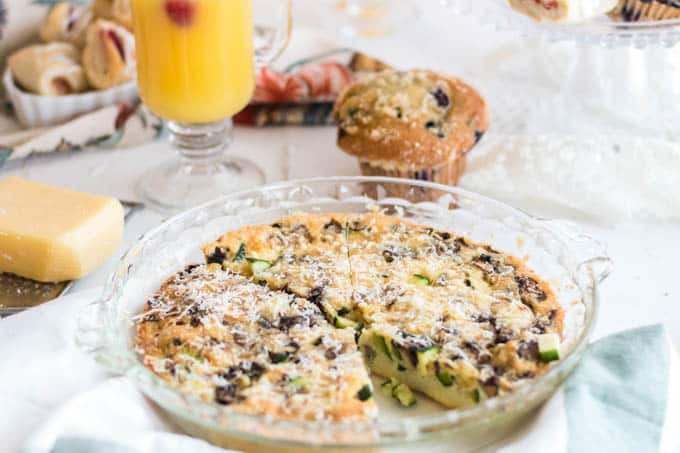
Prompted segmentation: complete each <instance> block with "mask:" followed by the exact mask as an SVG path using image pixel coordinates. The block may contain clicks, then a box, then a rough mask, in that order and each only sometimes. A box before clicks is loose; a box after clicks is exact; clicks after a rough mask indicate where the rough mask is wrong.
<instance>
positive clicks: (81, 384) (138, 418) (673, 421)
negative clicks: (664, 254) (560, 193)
mask: <svg viewBox="0 0 680 453" xmlns="http://www.w3.org/2000/svg"><path fill="white" fill-rule="evenodd" d="M98 294H99V290H90V291H85V292H81V293H75V294H73V295H70V296H66V297H63V298H60V299H56V300H54V301H52V302H49V303H47V304H44V305H42V306H39V307H36V308H35V309H31V310H29V311H26V312H23V313H20V314H18V315H15V316H12V317H10V318H6V319H4V320H2V321H0V389H2V390H1V391H0V410H1V412H2V416H1V417H0V439H2V448H0V449H1V450H2V451H3V452H4V451H7V452H8V453H12V452H15V451H18V452H22V453H95V452H96V453H151V452H157V451H163V452H167V453H174V452H177V453H179V452H186V451H192V452H196V453H217V452H225V451H227V450H223V449H220V448H218V447H215V446H212V445H210V444H208V443H206V442H204V441H202V440H199V439H194V438H191V437H189V436H186V435H183V434H181V432H180V431H179V430H178V429H177V427H176V426H174V425H173V424H172V423H171V422H170V421H169V420H167V419H166V418H165V417H164V416H163V414H162V413H161V412H160V411H158V410H157V409H156V407H155V406H154V405H153V404H151V403H150V402H149V401H148V400H147V399H146V398H144V397H143V395H142V394H141V393H140V392H139V391H138V390H136V388H135V387H134V386H133V384H132V383H131V382H130V381H129V380H128V379H127V378H125V377H115V376H111V375H108V374H106V373H105V372H104V371H102V370H101V369H100V368H99V367H98V366H97V365H96V363H94V361H93V360H92V358H91V357H89V356H88V355H87V354H84V353H82V352H80V351H79V350H78V349H77V347H76V345H75V343H74V336H75V327H76V320H77V314H78V312H79V310H80V309H81V308H82V307H83V306H85V305H86V304H87V303H88V302H90V301H92V300H93V299H95V298H96V297H97V296H98ZM679 382H680V367H679V366H678V359H677V356H676V354H675V352H674V351H673V348H672V346H671V344H670V340H669V339H668V336H667V335H666V332H665V329H664V328H663V327H662V326H658V325H657V326H648V327H642V328H638V329H633V330H629V331H625V332H622V333H619V334H616V335H612V336H609V337H605V338H603V339H601V340H598V341H597V342H595V343H593V344H592V345H591V346H590V349H589V351H588V353H587V354H586V356H585V358H584V360H583V361H582V363H581V366H580V367H579V368H578V369H577V371H576V372H575V373H574V375H573V376H572V377H571V378H570V379H569V380H568V381H567V383H566V384H565V386H563V388H562V389H561V390H560V391H558V392H557V393H556V394H555V396H554V397H552V398H551V399H550V400H549V401H548V402H547V403H546V404H544V405H543V406H542V407H541V408H540V409H539V410H537V411H536V413H535V414H534V415H533V416H532V417H530V418H529V420H528V421H527V422H526V423H525V424H524V426H522V427H520V429H518V430H517V431H516V432H515V433H514V434H513V435H512V436H510V437H509V438H506V439H503V440H502V441H500V442H496V443H494V444H493V445H490V446H487V447H485V448H483V451H502V452H504V453H515V452H518V453H519V452H524V451H540V452H542V451H551V452H552V451H555V452H561V451H563V452H579V453H581V452H590V451H592V452H598V453H599V452H602V451H617V452H626V451H631V452H642V451H644V452H647V451H661V452H675V451H678V448H680V439H679V438H678V435H679V434H680V433H679V432H678V430H677V426H679V425H680V394H679V392H678V388H677V384H678V383H679ZM412 450H413V451H414V452H415V451H417V449H412ZM428 451H431V450H428ZM443 451H445V450H443Z"/></svg>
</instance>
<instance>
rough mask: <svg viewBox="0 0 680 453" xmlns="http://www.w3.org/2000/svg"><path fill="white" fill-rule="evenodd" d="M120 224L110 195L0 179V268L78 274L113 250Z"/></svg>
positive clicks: (38, 275)
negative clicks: (105, 195)
mask: <svg viewBox="0 0 680 453" xmlns="http://www.w3.org/2000/svg"><path fill="white" fill-rule="evenodd" d="M123 225H124V212H123V207H122V206H121V204H120V202H118V200H116V199H115V198H109V197H104V196H100V195H92V194H87V193H81V192H75V191H72V190H66V189H62V188H58V187H52V186H48V185H45V184H38V183H35V182H32V181H28V180H25V179H22V178H18V177H12V176H10V177H7V178H5V179H3V180H0V272H10V273H13V274H16V275H20V276H22V277H27V278H31V279H33V280H38V281H42V282H50V281H64V280H74V279H77V278H80V277H82V276H84V275H86V274H88V273H89V272H92V271H93V270H94V269H95V268H97V266H99V265H100V264H101V263H102V262H103V261H104V260H105V259H106V258H108V257H109V256H110V255H111V253H112V252H113V251H114V250H115V249H116V247H117V246H118V244H119V243H120V241H121V238H122V235H123Z"/></svg>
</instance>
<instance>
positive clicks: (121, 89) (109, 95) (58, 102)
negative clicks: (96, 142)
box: [2, 69, 139, 127]
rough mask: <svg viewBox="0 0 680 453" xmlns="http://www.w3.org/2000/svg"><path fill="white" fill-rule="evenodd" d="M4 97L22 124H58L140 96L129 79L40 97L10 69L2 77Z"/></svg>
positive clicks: (135, 84) (29, 125)
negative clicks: (105, 86)
mask: <svg viewBox="0 0 680 453" xmlns="http://www.w3.org/2000/svg"><path fill="white" fill-rule="evenodd" d="M2 82H3V85H4V86H5V91H6V93H7V97H8V98H9V100H10V101H11V102H12V105H13V106H14V112H15V113H16V116H17V119H18V120H19V123H21V125H22V126H24V127H41V126H52V125H55V124H60V123H63V122H65V121H66V120H69V119H71V118H74V117H76V116H78V115H82V114H83V113H87V112H91V111H93V110H97V109H99V108H102V107H106V106H108V105H112V104H117V103H119V102H134V101H135V100H136V99H137V97H138V96H139V95H138V93H137V83H136V82H135V81H131V82H128V83H125V84H123V85H119V86H116V87H113V88H109V89H107V90H99V91H88V92H85V93H78V94H70V95H67V96H42V95H37V94H32V93H28V92H26V91H24V90H22V89H21V88H19V86H17V84H16V83H15V81H14V77H12V73H11V71H10V70H9V69H7V70H6V71H5V74H4V76H3V78H2Z"/></svg>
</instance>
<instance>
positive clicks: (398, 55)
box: [0, 0, 680, 451]
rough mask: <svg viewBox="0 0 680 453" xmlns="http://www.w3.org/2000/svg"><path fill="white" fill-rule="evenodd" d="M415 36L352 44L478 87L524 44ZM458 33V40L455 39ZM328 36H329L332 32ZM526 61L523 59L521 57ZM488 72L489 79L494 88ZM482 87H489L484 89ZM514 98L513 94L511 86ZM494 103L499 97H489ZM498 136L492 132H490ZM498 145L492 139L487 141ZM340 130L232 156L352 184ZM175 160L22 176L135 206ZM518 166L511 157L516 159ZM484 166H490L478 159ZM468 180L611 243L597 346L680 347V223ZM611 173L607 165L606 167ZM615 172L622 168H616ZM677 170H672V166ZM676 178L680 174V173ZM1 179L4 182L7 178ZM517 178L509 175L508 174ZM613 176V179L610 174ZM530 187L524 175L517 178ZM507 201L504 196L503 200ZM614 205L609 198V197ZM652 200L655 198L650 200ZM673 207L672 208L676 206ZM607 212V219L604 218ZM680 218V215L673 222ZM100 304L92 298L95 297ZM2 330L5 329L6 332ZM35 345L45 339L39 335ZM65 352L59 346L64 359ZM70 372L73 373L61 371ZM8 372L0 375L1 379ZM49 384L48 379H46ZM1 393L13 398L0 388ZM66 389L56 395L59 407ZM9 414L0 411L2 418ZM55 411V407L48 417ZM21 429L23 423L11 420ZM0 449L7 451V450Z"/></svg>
mask: <svg viewBox="0 0 680 453" xmlns="http://www.w3.org/2000/svg"><path fill="white" fill-rule="evenodd" d="M430 1H431V2H432V3H435V2H434V0H430ZM310 20H312V19H310V16H309V15H307V14H306V12H305V11H302V12H301V15H300V23H302V24H304V23H305V21H307V23H309V21H310ZM411 25H412V27H409V31H408V33H406V32H405V33H401V34H398V35H393V36H391V37H389V38H386V39H379V40H366V41H361V40H360V41H353V42H349V43H346V44H351V45H353V46H355V47H359V48H361V49H362V50H365V51H368V52H369V53H371V54H373V55H377V56H380V57H381V58H383V59H385V60H386V61H388V62H390V63H392V64H395V65H397V66H400V67H405V68H408V67H427V68H433V69H441V70H446V71H447V72H450V73H454V74H457V75H461V76H463V77H465V78H467V79H469V80H470V81H472V82H473V83H474V82H475V80H476V79H477V75H476V74H475V71H478V70H479V68H480V67H482V64H481V62H482V60H484V61H485V62H486V63H485V64H486V65H487V66H486V67H487V70H488V71H492V70H493V62H494V59H495V58H501V57H500V56H499V55H501V54H502V55H504V57H503V58H507V55H508V52H511V53H512V52H518V51H519V50H521V49H522V47H523V44H522V41H521V40H519V39H514V38H513V39H511V38H509V37H508V36H507V35H501V34H494V33H492V32H490V31H489V30H483V29H479V28H478V26H477V25H476V24H475V23H472V22H470V21H469V20H466V19H463V18H458V17H455V16H452V15H450V14H432V15H431V16H430V15H426V17H423V18H421V20H420V21H419V22H418V23H414V24H411ZM454 31H455V33H454ZM328 32H329V34H331V30H328ZM519 57H520V56H519V55H518V58H519ZM488 75H489V73H485V74H484V77H480V79H484V78H485V77H486V78H487V79H488V77H487V76H488ZM482 88H484V87H482ZM508 89H511V87H508ZM490 98H492V99H493V98H495V94H494V93H490ZM491 107H492V111H493V114H494V120H496V121H497V122H498V123H501V124H502V123H503V120H504V112H503V111H502V110H500V111H499V109H495V110H494V105H493V104H492V106H491ZM492 134H493V131H492ZM490 137H491V138H490V139H491V140H493V135H491V134H490ZM334 141H335V131H334V129H333V128H325V127H324V128H277V129H266V130H256V129H244V128H238V129H237V131H236V140H235V142H234V144H233V146H232V148H231V152H233V153H234V154H236V155H242V156H248V157H249V158H251V159H253V160H255V161H257V162H258V163H259V164H260V165H262V166H263V167H264V168H265V170H266V173H267V179H268V181H275V180H281V179H289V178H301V177H307V176H325V175H352V174H357V173H358V167H357V165H356V162H355V160H354V159H353V158H350V157H348V156H346V155H344V154H343V153H342V152H340V151H339V150H337V149H336V147H335V145H334ZM171 152H172V151H171V150H169V149H168V148H167V147H166V146H165V145H164V144H163V143H153V144H149V145H146V146H143V147H140V148H137V149H128V150H116V151H111V152H101V153H94V154H91V155H88V154H87V153H83V155H81V156H78V157H77V158H74V159H67V160H59V161H54V162H50V163H47V164H39V165H35V166H31V167H26V168H24V169H22V170H19V171H17V172H16V173H17V174H19V175H22V176H26V177H29V178H31V179H35V180H39V181H44V182H48V183H54V184H59V185H62V186H66V187H70V188H74V189H80V190H89V191H94V192H99V193H104V194H108V195H112V196H117V197H119V198H123V199H135V198H136V195H135V192H134V190H133V183H134V181H135V180H136V178H137V177H138V175H140V174H141V173H142V172H143V171H144V170H146V168H148V166H149V165H153V164H155V163H157V162H158V161H159V160H161V159H163V158H164V157H165V156H167V155H168V154H169V153H171ZM510 157H512V156H510ZM478 158H479V159H482V158H483V155H482V154H481V153H480V154H479V156H478ZM470 159H471V160H470V169H471V172H472V173H470V174H469V175H468V176H467V177H466V179H464V180H463V184H462V185H463V186H465V187H470V188H473V189H476V190H479V191H482V192H486V193H490V194H493V195H497V196H500V197H501V198H506V199H510V200H512V201H513V203H514V204H515V205H517V206H518V207H521V208H523V209H526V210H528V211H529V212H535V213H540V214H544V213H550V215H552V216H554V217H564V218H570V219H572V220H576V221H579V222H581V223H582V227H583V229H584V230H586V232H588V233H590V234H592V235H593V236H594V237H596V238H597V239H599V240H602V241H604V242H605V243H607V244H608V247H609V253H610V255H611V258H612V259H613V261H614V266H615V268H614V272H613V273H612V275H611V276H610V277H609V279H607V281H606V282H605V283H604V284H603V285H602V287H601V291H600V298H601V310H600V313H599V316H598V320H597V326H596V328H595V335H594V337H595V339H597V338H600V337H602V336H605V335H608V334H611V333H614V332H617V331H620V330H623V329H626V328H631V327H635V326H640V325H646V324H652V323H665V324H666V325H667V327H669V329H668V330H669V332H670V334H671V336H672V339H673V341H674V343H675V345H676V348H678V347H680V328H679V327H680V303H678V302H679V301H680V278H678V277H677V269H678V264H677V257H678V252H680V227H678V225H677V224H673V223H662V222H658V221H657V222H652V221H647V222H643V221H641V220H639V219H637V220H635V219H628V220H626V219H624V220H622V218H621V216H620V215H612V216H604V215H603V216H602V217H597V216H593V215H585V216H584V215H582V212H580V211H578V210H573V209H570V208H569V207H568V206H563V205H561V204H559V203H552V202H551V203H549V204H548V205H546V202H545V200H537V199H534V198H533V197H531V196H526V194H523V193H522V192H520V191H518V192H516V193H505V194H504V193H503V181H494V184H493V186H491V185H487V186H485V185H484V179H482V178H475V174H478V173H475V172H476V171H480V169H481V170H483V169H484V163H483V162H482V161H481V160H477V161H476V160H475V159H476V156H475V153H474V152H473V153H472V154H471V156H470ZM603 165H604V164H603ZM612 168H613V170H612V171H614V172H615V171H616V167H612ZM671 168H672V167H671ZM518 171H521V169H518ZM675 171H676V172H680V168H678V167H676V169H675ZM0 176H2V173H0ZM511 176H512V175H511ZM611 176H612V177H616V176H617V175H616V174H615V173H614V174H612V175H611ZM640 176H641V177H640V178H639V181H637V182H636V181H628V182H626V184H629V185H630V184H636V183H639V184H643V183H645V181H646V179H645V177H644V176H645V175H640ZM516 177H517V178H523V177H524V176H516ZM503 195H505V196H503ZM520 195H522V196H520ZM602 195H603V196H609V197H611V194H602ZM649 197H650V198H653V197H654V193H653V191H652V192H651V193H650V195H649ZM669 206H671V207H673V206H675V205H673V204H670V205H669ZM604 213H606V212H604ZM672 214H674V215H676V214H678V215H680V212H675V213H672ZM162 220H163V216H162V215H160V214H158V213H155V212H153V211H150V210H143V211H141V212H138V213H136V214H134V215H133V216H132V217H131V218H130V219H129V221H128V223H127V225H126V232H125V239H124V242H123V244H121V246H120V247H119V249H118V251H117V252H116V253H115V254H114V256H112V257H111V258H110V259H109V260H108V261H107V262H106V263H105V264H104V265H103V266H102V267H101V268H100V269H98V270H97V271H96V272H94V273H93V274H91V275H89V276H87V277H85V278H83V279H82V280H80V281H78V282H77V283H76V284H75V286H74V287H73V289H72V291H81V290H86V289H91V288H94V287H98V286H100V285H102V284H103V283H104V282H105V280H106V278H107V276H108V275H109V274H110V273H111V271H112V270H113V269H114V268H115V263H116V261H117V259H118V258H119V257H120V255H121V254H122V253H123V252H124V251H125V250H126V249H127V248H128V247H129V246H130V245H131V244H132V243H134V241H135V240H136V239H137V238H138V237H139V236H140V235H141V234H142V233H143V232H145V231H147V230H148V229H149V228H151V227H153V226H156V225H158V223H159V222H161V221H162ZM88 295H89V296H90V297H93V298H94V297H96V296H97V294H96V293H94V292H91V293H88ZM2 328H3V323H2V322H1V321H0V330H2ZM35 335H36V336H40V335H42V333H41V332H35ZM58 353H59V352H58V345H55V354H56V359H58ZM30 366H34V367H35V373H36V375H38V374H39V373H40V366H39V364H32V365H30ZM63 366H64V367H68V366H70V365H69V363H64V364H63ZM6 372H11V370H0V373H6ZM101 377H102V374H101V372H100V371H98V370H97V369H96V367H95V366H94V364H93V365H92V367H91V369H89V370H88V371H87V375H86V376H78V377H74V380H73V384H74V385H79V383H81V382H82V381H83V380H85V381H86V382H87V383H88V385H91V384H92V383H93V382H96V381H97V380H99V379H101ZM46 379H48V377H46ZM0 391H2V392H7V391H11V389H0ZM69 391H70V389H69V388H64V387H61V386H59V387H56V388H54V398H55V401H56V400H57V399H58V398H59V397H60V395H61V394H62V393H64V392H69ZM5 409H6V408H0V411H2V413H3V415H4V413H5V412H4V411H5ZM36 410H38V411H40V410H41V409H40V408H28V407H23V408H13V409H12V411H11V413H12V417H11V418H12V419H13V420H9V419H8V417H5V416H0V424H5V423H13V422H14V423H16V422H18V421H19V420H21V416H22V413H24V412H26V411H28V412H32V411H36ZM45 410H46V411H48V410H49V409H48V408H45ZM14 420H16V422H15V421H14ZM0 450H2V451H4V450H3V449H2V447H0Z"/></svg>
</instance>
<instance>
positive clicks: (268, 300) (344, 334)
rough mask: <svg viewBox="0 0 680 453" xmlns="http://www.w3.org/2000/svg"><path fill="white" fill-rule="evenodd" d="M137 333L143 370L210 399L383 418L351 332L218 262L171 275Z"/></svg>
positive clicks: (252, 407)
mask: <svg viewBox="0 0 680 453" xmlns="http://www.w3.org/2000/svg"><path fill="white" fill-rule="evenodd" d="M136 328H137V333H136V344H137V347H138V352H139V354H140V355H141V356H142V358H143V361H144V364H145V365H146V366H147V367H148V368H150V369H151V370H152V371H153V372H154V373H156V374H157V375H158V376H160V377H161V378H162V379H164V380H165V381H166V382H168V383H170V384H171V385H172V386H174V387H176V388H178V389H179V390H181V391H184V392H188V393H191V394H195V395H198V396H199V397H200V398H202V399H203V400H206V401H214V402H216V403H218V404H221V405H228V406H230V407H233V408H234V409H235V410H238V411H240V412H244V413H249V414H263V415H271V416H275V417H280V418H285V419H295V420H329V421H362V420H368V419H371V418H372V417H374V416H375V414H376V407H375V403H374V401H373V398H372V394H373V389H372V387H371V383H370V379H369V376H368V373H367V371H366V370H365V368H364V365H363V360H362V356H361V353H360V352H359V351H358V349H357V345H356V342H355V331H354V330H353V329H338V328H336V327H334V326H332V325H330V324H329V323H328V322H327V321H326V319H325V316H324V314H323V313H322V312H321V311H320V310H319V308H318V307H317V306H316V305H315V304H313V303H311V302H309V301H307V300H306V299H303V298H299V297H296V296H294V295H291V294H287V293H284V292H280V291H271V290H270V289H268V288H266V287H264V286H261V285H259V284H257V283H255V282H253V281H252V280H250V279H248V278H247V277H244V276H241V275H238V274H235V273H234V272H232V271H230V270H226V271H225V270H222V269H221V268H220V266H219V265H215V264H212V265H207V266H206V265H200V266H189V267H187V268H186V269H185V270H184V271H182V272H179V273H177V274H176V275H174V276H173V277H171V278H170V279H168V280H167V281H166V282H165V283H164V284H163V286H162V287H161V288H160V289H159V290H158V292H156V293H155V294H154V295H153V296H152V297H151V298H150V299H149V300H148V302H147V307H146V310H145V311H144V313H142V314H141V315H140V318H139V319H138V321H137V326H136Z"/></svg>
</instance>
